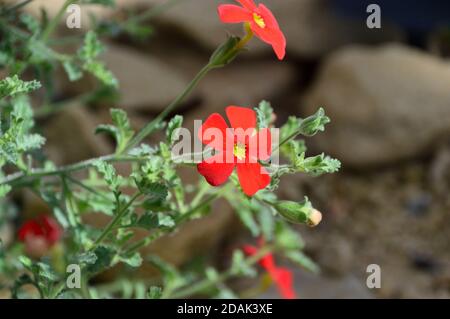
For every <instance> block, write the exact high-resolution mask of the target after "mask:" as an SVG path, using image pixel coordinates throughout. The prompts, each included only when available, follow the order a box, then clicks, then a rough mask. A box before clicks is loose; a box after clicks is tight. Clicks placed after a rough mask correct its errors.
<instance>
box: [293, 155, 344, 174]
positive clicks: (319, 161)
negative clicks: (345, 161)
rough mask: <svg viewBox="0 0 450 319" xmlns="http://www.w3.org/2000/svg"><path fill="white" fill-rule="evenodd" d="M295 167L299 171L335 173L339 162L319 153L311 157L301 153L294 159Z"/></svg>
mask: <svg viewBox="0 0 450 319" xmlns="http://www.w3.org/2000/svg"><path fill="white" fill-rule="evenodd" d="M294 165H295V168H296V169H297V170H299V171H302V172H305V173H309V174H312V175H314V176H319V175H322V174H325V173H335V172H337V171H339V169H340V168H341V162H340V161H339V160H337V159H334V158H331V157H329V156H325V154H323V153H322V154H320V155H317V156H313V157H308V158H305V153H302V155H300V157H299V158H297V159H296V161H295V164H294Z"/></svg>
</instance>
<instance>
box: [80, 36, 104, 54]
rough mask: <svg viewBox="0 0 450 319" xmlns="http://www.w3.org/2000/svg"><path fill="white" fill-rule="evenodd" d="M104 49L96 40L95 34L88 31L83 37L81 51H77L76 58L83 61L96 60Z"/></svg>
mask: <svg viewBox="0 0 450 319" xmlns="http://www.w3.org/2000/svg"><path fill="white" fill-rule="evenodd" d="M104 50H105V48H104V47H103V45H102V44H101V43H100V41H99V40H98V38H97V34H95V32H94V31H89V32H88V33H86V35H85V36H84V43H83V46H82V47H81V49H80V50H79V51H78V56H79V57H80V59H81V60H83V61H91V60H94V59H96V58H97V57H98V56H99V55H100V54H101V53H102V52H103V51H104Z"/></svg>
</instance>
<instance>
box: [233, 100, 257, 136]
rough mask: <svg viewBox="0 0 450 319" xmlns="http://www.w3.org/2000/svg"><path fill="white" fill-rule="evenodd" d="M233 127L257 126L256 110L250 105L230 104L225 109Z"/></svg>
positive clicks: (245, 128) (247, 127) (246, 127)
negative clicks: (249, 106)
mask: <svg viewBox="0 0 450 319" xmlns="http://www.w3.org/2000/svg"><path fill="white" fill-rule="evenodd" d="M225 112H226V113H227V117H228V120H229V121H230V124H231V127H232V128H234V129H237V128H242V129H244V130H247V129H249V128H256V112H255V111H253V110H252V109H251V108H248V107H241V106H233V105H231V106H228V107H227V108H226V109H225Z"/></svg>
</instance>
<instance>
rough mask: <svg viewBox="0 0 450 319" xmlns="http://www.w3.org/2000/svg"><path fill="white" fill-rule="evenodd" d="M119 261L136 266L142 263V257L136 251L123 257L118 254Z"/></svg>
mask: <svg viewBox="0 0 450 319" xmlns="http://www.w3.org/2000/svg"><path fill="white" fill-rule="evenodd" d="M119 259H120V261H121V262H124V263H126V264H127V265H129V266H131V267H134V268H137V267H140V266H141V265H142V257H141V255H140V254H139V253H138V252H136V253H134V254H133V255H131V256H129V257H123V256H120V258H119Z"/></svg>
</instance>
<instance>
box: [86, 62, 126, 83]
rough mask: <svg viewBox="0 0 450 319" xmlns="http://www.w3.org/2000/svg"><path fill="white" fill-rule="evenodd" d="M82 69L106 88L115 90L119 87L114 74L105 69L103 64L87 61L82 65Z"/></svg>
mask: <svg viewBox="0 0 450 319" xmlns="http://www.w3.org/2000/svg"><path fill="white" fill-rule="evenodd" d="M83 69H84V70H85V71H87V72H89V73H91V74H92V75H93V76H95V77H96V78H97V79H99V80H100V81H101V82H103V84H105V85H107V86H111V87H114V88H117V87H118V86H119V82H118V81H117V79H116V77H115V76H114V74H112V72H111V71H109V70H108V69H107V68H106V66H105V64H103V63H102V62H100V61H88V62H86V63H84V64H83Z"/></svg>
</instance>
